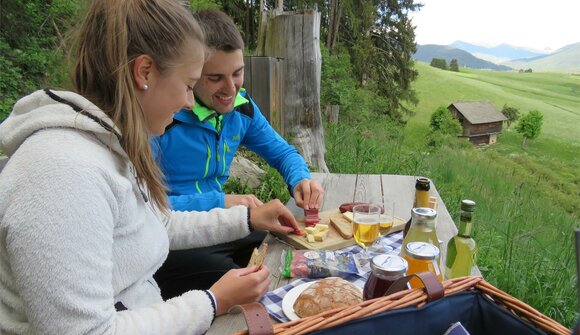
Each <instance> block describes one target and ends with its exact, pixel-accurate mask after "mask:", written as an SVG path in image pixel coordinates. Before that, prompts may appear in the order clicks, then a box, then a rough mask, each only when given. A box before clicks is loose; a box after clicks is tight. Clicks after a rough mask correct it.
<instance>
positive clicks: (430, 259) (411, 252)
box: [403, 242, 443, 288]
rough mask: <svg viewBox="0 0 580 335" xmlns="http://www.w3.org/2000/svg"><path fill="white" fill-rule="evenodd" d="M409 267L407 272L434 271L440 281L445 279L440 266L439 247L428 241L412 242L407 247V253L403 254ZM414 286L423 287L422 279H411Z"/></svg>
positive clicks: (410, 283) (410, 282)
mask: <svg viewBox="0 0 580 335" xmlns="http://www.w3.org/2000/svg"><path fill="white" fill-rule="evenodd" d="M403 257H404V258H405V260H406V261H407V263H408V264H409V268H408V269H407V274H409V275H410V274H413V273H419V272H426V271H429V272H432V273H433V274H435V276H437V279H439V281H441V280H443V275H442V274H441V269H440V267H439V264H438V263H439V262H438V259H439V248H437V247H436V246H434V245H433V244H431V243H427V242H411V243H409V244H407V246H406V247H405V254H404V256H403ZM409 285H411V287H412V288H417V287H422V286H423V284H421V281H420V280H419V279H417V278H413V279H411V280H410V281H409Z"/></svg>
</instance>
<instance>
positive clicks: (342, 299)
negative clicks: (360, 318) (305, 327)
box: [294, 277, 362, 318]
mask: <svg viewBox="0 0 580 335" xmlns="http://www.w3.org/2000/svg"><path fill="white" fill-rule="evenodd" d="M361 296H362V294H361V290H360V289H359V288H358V287H356V286H354V285H353V284H351V283H349V282H347V281H346V280H344V279H342V278H338V277H328V278H324V279H321V280H319V281H317V282H316V283H314V284H312V285H310V286H309V287H308V288H307V289H306V290H304V292H302V293H301V294H300V295H299V296H298V298H297V299H296V301H295V302H294V312H295V313H296V315H298V316H299V317H301V318H304V317H308V316H312V315H316V314H318V313H321V312H324V311H328V310H331V309H335V308H339V307H344V306H350V305H356V304H358V303H360V302H362V297H361Z"/></svg>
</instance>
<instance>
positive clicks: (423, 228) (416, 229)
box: [401, 207, 439, 257]
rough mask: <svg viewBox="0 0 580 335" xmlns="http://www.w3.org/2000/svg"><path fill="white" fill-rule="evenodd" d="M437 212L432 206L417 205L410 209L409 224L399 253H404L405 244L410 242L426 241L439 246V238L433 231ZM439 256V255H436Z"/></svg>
mask: <svg viewBox="0 0 580 335" xmlns="http://www.w3.org/2000/svg"><path fill="white" fill-rule="evenodd" d="M436 218H437V212H436V211H435V210H434V209H432V208H426V207H418V208H413V209H412V210H411V226H410V227H409V231H408V232H407V235H405V238H403V244H402V245H401V254H402V255H404V253H405V250H406V247H407V244H409V243H411V242H427V243H430V244H432V245H434V246H437V247H438V246H439V239H438V238H437V232H436V231H435V219H436ZM438 257H439V255H438Z"/></svg>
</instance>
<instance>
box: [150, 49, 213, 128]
mask: <svg viewBox="0 0 580 335" xmlns="http://www.w3.org/2000/svg"><path fill="white" fill-rule="evenodd" d="M188 45H189V46H188V49H189V50H187V51H186V52H185V55H186V59H183V60H182V61H180V62H178V64H181V65H178V66H176V67H173V68H171V69H169V70H167V71H166V72H165V73H160V72H159V71H158V70H157V68H156V67H155V66H153V67H152V71H151V77H149V78H148V80H147V86H148V89H147V90H140V91H139V92H140V93H139V96H140V99H139V100H140V103H141V106H142V108H143V113H144V114H145V122H146V123H147V127H148V133H149V134H150V135H161V134H163V133H164V132H165V128H166V127H167V126H168V125H169V124H171V122H172V120H173V114H175V113H177V112H178V111H179V110H180V109H181V108H187V109H192V108H193V105H194V97H193V87H194V86H195V84H196V83H197V81H198V80H199V78H200V76H201V69H202V68H203V63H204V49H203V47H201V46H199V44H198V43H189V44H188Z"/></svg>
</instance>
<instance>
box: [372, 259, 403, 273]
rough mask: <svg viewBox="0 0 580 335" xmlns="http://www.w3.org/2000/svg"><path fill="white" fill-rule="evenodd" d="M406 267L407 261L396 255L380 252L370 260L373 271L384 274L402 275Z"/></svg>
mask: <svg viewBox="0 0 580 335" xmlns="http://www.w3.org/2000/svg"><path fill="white" fill-rule="evenodd" d="M407 267H408V264H407V261H406V260H405V259H403V258H402V257H399V256H396V255H387V254H381V255H376V256H375V257H373V259H372V260H371V269H372V270H373V272H376V273H379V274H381V275H385V276H395V275H403V274H405V272H407Z"/></svg>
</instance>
